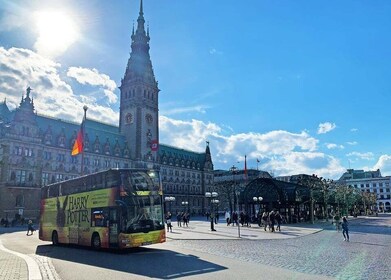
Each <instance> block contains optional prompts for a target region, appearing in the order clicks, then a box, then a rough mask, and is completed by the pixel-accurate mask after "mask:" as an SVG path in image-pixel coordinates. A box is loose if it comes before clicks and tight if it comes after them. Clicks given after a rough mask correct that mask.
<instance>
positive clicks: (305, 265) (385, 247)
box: [171, 216, 391, 280]
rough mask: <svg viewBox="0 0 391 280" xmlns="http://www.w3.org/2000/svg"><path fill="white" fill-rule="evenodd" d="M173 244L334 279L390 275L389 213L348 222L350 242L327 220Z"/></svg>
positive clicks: (176, 241)
mask: <svg viewBox="0 0 391 280" xmlns="http://www.w3.org/2000/svg"><path fill="white" fill-rule="evenodd" d="M171 242H172V243H171V244H173V245H175V246H180V247H182V248H186V249H191V250H196V251H200V252H206V253H209V254H214V255H220V256H225V257H230V258H234V259H241V260H243V261H246V262H253V263H261V264H265V265H270V266H275V267H281V268H285V269H289V270H292V271H298V272H304V273H309V274H315V275H324V276H331V277H335V278H336V279H379V280H380V279H390V278H389V277H390V275H391V265H390V259H391V217H390V216H388V217H383V218H380V217H379V218H373V219H365V220H356V221H355V220H352V221H350V242H345V241H344V240H343V236H342V233H341V232H336V230H335V229H333V228H332V226H331V225H329V226H327V227H326V228H325V230H323V231H322V232H319V233H316V234H310V235H307V236H303V237H299V238H294V239H280V240H229V241H227V240H174V241H171Z"/></svg>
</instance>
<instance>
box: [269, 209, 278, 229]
mask: <svg viewBox="0 0 391 280" xmlns="http://www.w3.org/2000/svg"><path fill="white" fill-rule="evenodd" d="M275 215H276V214H275V212H274V210H272V211H271V212H270V213H269V230H271V232H274V224H275V222H276V220H275Z"/></svg>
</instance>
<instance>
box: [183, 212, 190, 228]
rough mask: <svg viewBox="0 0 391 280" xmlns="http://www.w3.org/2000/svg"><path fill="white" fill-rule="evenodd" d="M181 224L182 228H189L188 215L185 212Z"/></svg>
mask: <svg viewBox="0 0 391 280" xmlns="http://www.w3.org/2000/svg"><path fill="white" fill-rule="evenodd" d="M183 223H184V226H186V227H189V214H188V213H187V212H185V213H184V214H183Z"/></svg>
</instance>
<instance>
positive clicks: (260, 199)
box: [253, 196, 263, 213]
mask: <svg viewBox="0 0 391 280" xmlns="http://www.w3.org/2000/svg"><path fill="white" fill-rule="evenodd" d="M253 200H254V203H257V202H259V208H258V213H259V212H261V202H262V200H263V197H262V196H259V197H256V196H254V197H253Z"/></svg>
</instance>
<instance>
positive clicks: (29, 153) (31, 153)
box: [24, 148, 33, 157]
mask: <svg viewBox="0 0 391 280" xmlns="http://www.w3.org/2000/svg"><path fill="white" fill-rule="evenodd" d="M24 155H25V156H26V157H31V156H33V150H32V149H29V148H25V149H24Z"/></svg>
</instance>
